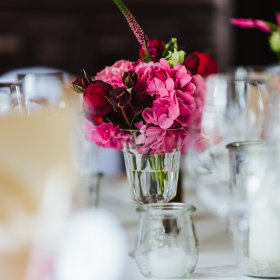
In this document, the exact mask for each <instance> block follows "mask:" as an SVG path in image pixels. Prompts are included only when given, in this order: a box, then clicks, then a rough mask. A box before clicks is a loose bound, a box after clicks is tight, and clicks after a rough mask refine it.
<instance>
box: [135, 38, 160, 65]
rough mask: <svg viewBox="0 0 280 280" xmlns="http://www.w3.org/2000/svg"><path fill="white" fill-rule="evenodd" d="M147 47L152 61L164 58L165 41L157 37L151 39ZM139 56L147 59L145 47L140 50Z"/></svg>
mask: <svg viewBox="0 0 280 280" xmlns="http://www.w3.org/2000/svg"><path fill="white" fill-rule="evenodd" d="M147 49H148V52H149V54H150V56H151V59H152V61H154V62H157V61H159V60H160V59H161V58H162V54H163V52H164V49H165V43H164V42H163V41H160V40H157V39H153V40H149V41H148V46H147ZM139 56H140V58H141V59H142V60H145V49H144V48H143V47H142V48H141V49H140V50H139Z"/></svg>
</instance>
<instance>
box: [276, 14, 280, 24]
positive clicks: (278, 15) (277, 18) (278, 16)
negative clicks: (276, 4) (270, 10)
mask: <svg viewBox="0 0 280 280" xmlns="http://www.w3.org/2000/svg"><path fill="white" fill-rule="evenodd" d="M275 17H276V23H277V25H278V26H279V27H280V12H276V13H275Z"/></svg>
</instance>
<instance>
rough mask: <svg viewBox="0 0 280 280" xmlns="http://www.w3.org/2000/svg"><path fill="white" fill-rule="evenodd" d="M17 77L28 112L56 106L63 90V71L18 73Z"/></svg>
mask: <svg viewBox="0 0 280 280" xmlns="http://www.w3.org/2000/svg"><path fill="white" fill-rule="evenodd" d="M17 78H18V81H19V82H20V83H21V88H22V92H23V94H24V96H25V100H26V104H27V105H26V106H27V110H28V112H31V111H38V110H41V109H42V108H43V107H50V108H55V107H58V105H59V104H58V103H59V101H60V98H61V97H62V95H63V91H64V73H63V72H60V71H56V72H54V71H53V72H43V73H41V72H38V73H20V74H18V75H17Z"/></svg>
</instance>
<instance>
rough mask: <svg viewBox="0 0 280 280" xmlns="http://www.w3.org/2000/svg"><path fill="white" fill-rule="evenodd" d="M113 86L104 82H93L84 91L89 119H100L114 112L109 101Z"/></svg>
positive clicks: (85, 109) (85, 106)
mask: <svg viewBox="0 0 280 280" xmlns="http://www.w3.org/2000/svg"><path fill="white" fill-rule="evenodd" d="M111 90H112V86H111V85H110V84H108V83H105V82H103V81H100V80H97V81H94V82H92V83H91V84H90V85H89V86H88V87H86V89H85V91H84V111H85V113H86V115H87V116H88V117H90V116H91V117H95V118H96V119H98V118H99V119H100V118H102V117H104V116H106V115H107V114H108V113H110V112H111V111H112V110H113V107H112V105H111V104H110V102H109V101H108V98H109V95H110V91H111Z"/></svg>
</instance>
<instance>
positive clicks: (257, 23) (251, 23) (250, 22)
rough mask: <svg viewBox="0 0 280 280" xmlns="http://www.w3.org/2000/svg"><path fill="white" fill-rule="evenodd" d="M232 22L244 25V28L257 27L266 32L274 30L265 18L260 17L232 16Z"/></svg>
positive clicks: (240, 25)
mask: <svg viewBox="0 0 280 280" xmlns="http://www.w3.org/2000/svg"><path fill="white" fill-rule="evenodd" d="M230 22H231V23H232V24H233V25H236V26H239V27H243V28H257V29H259V30H262V31H264V32H268V33H271V32H272V30H271V28H270V27H269V26H268V24H267V22H266V21H264V20H259V19H250V18H249V19H245V18H232V19H231V20H230Z"/></svg>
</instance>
